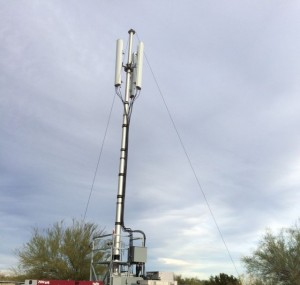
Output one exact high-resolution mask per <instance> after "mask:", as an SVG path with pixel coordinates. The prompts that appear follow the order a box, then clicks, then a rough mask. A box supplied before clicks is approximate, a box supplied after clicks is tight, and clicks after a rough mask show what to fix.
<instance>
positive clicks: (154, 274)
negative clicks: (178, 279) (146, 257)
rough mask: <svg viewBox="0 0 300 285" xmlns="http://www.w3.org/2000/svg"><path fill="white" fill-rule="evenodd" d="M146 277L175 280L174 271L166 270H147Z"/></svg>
mask: <svg viewBox="0 0 300 285" xmlns="http://www.w3.org/2000/svg"><path fill="white" fill-rule="evenodd" d="M146 277H147V279H150V280H160V281H171V282H173V281H175V276H174V273H173V272H167V271H148V272H147V273H146Z"/></svg>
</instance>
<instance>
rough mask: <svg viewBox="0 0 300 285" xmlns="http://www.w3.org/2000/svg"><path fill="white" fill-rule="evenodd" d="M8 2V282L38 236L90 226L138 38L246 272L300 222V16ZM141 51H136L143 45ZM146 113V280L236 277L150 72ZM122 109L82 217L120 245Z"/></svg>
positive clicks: (133, 212) (137, 224)
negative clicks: (121, 48)
mask: <svg viewBox="0 0 300 285" xmlns="http://www.w3.org/2000/svg"><path fill="white" fill-rule="evenodd" d="M115 4H116V3H108V2H107V3H104V2H103V3H99V2H96V1H88V2H86V3H84V4H83V3H82V2H80V1H72V2H71V1H51V2H49V3H43V5H42V4H41V3H40V2H39V1H34V0H32V1H9V2H2V3H1V4H0V9H1V10H0V13H1V17H0V27H1V28H0V42H1V45H0V74H1V75H0V93H1V99H0V131H1V137H0V156H1V160H0V169H1V176H0V185H1V198H0V199H1V219H0V226H1V229H2V230H1V236H0V253H1V255H0V270H6V269H7V268H9V267H10V266H12V265H14V264H15V262H16V259H15V257H14V255H13V250H14V249H15V248H17V247H20V246H21V245H22V243H24V242H26V241H27V240H28V238H29V237H30V230H31V228H32V227H47V226H49V225H51V224H52V223H54V222H56V221H59V220H61V219H65V220H66V221H71V219H72V218H73V217H75V218H82V217H83V214H84V210H85V206H86V201H87V198H88V195H89V190H90V187H91V183H92V178H93V175H94V171H95V166H96V163H97V158H98V155H99V150H100V146H101V143H102V140H103V136H104V131H105V128H106V124H107V120H108V115H109V110H110V107H111V104H112V101H113V96H114V87H113V74H114V56H115V40H116V39H117V38H123V39H125V41H126V40H127V30H128V29H130V28H135V29H136V30H137V32H138V37H139V38H141V39H142V40H143V41H144V42H145V46H146V55H147V59H148V60H149V62H150V64H151V68H152V70H153V72H154V74H155V77H156V79H157V81H158V83H159V87H160V89H161V91H162V93H163V96H164V99H165V101H166V102H167V106H168V108H169V110H170V112H171V114H172V118H173V120H174V122H175V124H176V127H177V130H178V132H179V133H180V136H181V138H182V141H183V143H184V146H185V148H186V150H187V152H188V155H189V157H190V160H191V163H192V165H193V167H194V170H195V173H196V174H197V177H198V179H199V181H200V184H201V186H202V189H203V191H204V192H205V194H206V197H207V199H208V201H209V203H210V206H211V209H212V210H213V213H214V216H215V218H216V220H217V222H218V225H219V227H220V229H221V231H222V233H223V235H224V238H225V240H226V242H227V244H228V246H229V249H230V251H231V254H232V256H233V259H234V260H235V262H236V265H237V267H238V269H239V271H240V272H242V271H243V268H242V266H241V265H240V257H241V256H242V255H245V254H248V253H249V250H250V249H251V248H253V247H254V246H255V243H256V242H257V240H258V239H259V236H261V234H262V233H263V231H264V229H265V228H266V227H272V228H274V229H277V228H279V227H282V226H289V225H291V224H293V223H294V221H295V220H296V219H297V218H298V216H299V210H298V208H297V205H296V203H295V201H297V198H299V194H298V192H299V191H297V189H298V187H299V183H300V180H299V167H300V164H299V159H298V157H299V154H300V149H299V145H300V144H299V140H300V138H299V131H298V129H299V123H300V117H299V114H300V110H299V106H300V105H299V99H298V93H299V83H298V75H299V66H300V65H299V59H298V56H297V54H298V50H299V40H298V35H299V28H300V25H299V20H298V15H299V8H300V7H299V5H298V4H297V3H281V2H279V1H278V2H276V1H275V2H274V3H272V6H270V5H269V4H268V3H267V2H266V1H247V2H243V3H241V2H238V1H231V3H230V5H228V2H225V1H223V2H222V1H221V2H220V1H218V2H216V1H210V2H199V3H198V2H197V3H196V2H195V1H185V2H184V3H183V2H182V3H181V2H179V1H175V2H174V1H164V3H160V2H158V1H154V2H153V1H152V2H151V3H150V2H147V3H143V2H140V1H132V2H131V4H132V5H131V6H128V3H121V2H120V3H118V4H117V5H115ZM135 44H136V43H135ZM143 77H144V82H143V90H142V93H141V96H140V98H139V99H138V100H137V102H136V103H135V107H134V112H133V117H132V124H131V133H130V156H129V171H128V185H127V188H128V190H127V200H126V213H125V215H126V224H127V225H128V226H130V227H131V226H132V227H133V228H140V229H142V230H144V231H145V232H146V233H147V236H148V246H149V263H148V268H149V270H150V269H159V270H170V271H175V272H176V273H178V274H180V273H182V274H185V275H190V276H195V275H197V276H200V277H201V278H202V277H207V276H209V275H210V274H218V273H220V272H221V271H226V273H229V274H235V275H236V272H235V270H234V267H233V265H232V264H231V262H230V259H229V257H228V254H227V252H226V249H225V248H224V245H223V244H222V241H221V238H220V236H219V234H218V231H217V229H216V227H215V225H214V222H213V219H212V217H211V216H210V212H209V210H208V209H207V205H206V203H205V200H204V198H203V195H202V193H201V190H200V189H199V187H198V184H197V182H196V180H195V177H194V175H193V172H192V171H191V169H190V166H189V163H188V161H187V159H186V157H185V154H184V151H183V150H182V148H181V145H180V142H179V141H178V138H177V135H176V132H175V131H174V129H173V126H172V123H171V121H170V119H169V116H168V113H167V112H166V108H165V106H164V104H163V101H162V98H161V96H160V94H159V91H158V90H157V86H156V83H155V80H154V79H153V77H152V74H151V71H150V69H149V66H148V65H147V61H145V67H144V75H143ZM121 119H122V106H121V104H120V102H119V100H118V99H117V100H116V101H115V103H114V107H113V112H112V118H111V121H110V123H109V128H108V133H107V137H106V141H105V145H104V149H103V155H102V159H101V163H100V166H99V171H98V174H97V178H96V183H95V188H94V191H93V194H92V200H91V202H90V206H89V208H88V212H87V219H88V220H90V221H93V222H96V223H98V224H99V225H100V226H103V227H105V228H106V230H107V231H108V232H109V231H111V230H112V227H113V224H114V211H115V209H114V207H115V197H116V191H117V190H116V189H117V175H118V162H119V148H120V130H121Z"/></svg>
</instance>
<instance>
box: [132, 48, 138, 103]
mask: <svg viewBox="0 0 300 285" xmlns="http://www.w3.org/2000/svg"><path fill="white" fill-rule="evenodd" d="M136 60H137V54H136V53H133V54H132V66H135V68H133V70H132V74H131V83H130V97H131V98H132V97H134V96H135V95H136Z"/></svg>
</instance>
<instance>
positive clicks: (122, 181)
mask: <svg viewBox="0 0 300 285" xmlns="http://www.w3.org/2000/svg"><path fill="white" fill-rule="evenodd" d="M128 33H129V45H128V60H127V64H126V65H125V66H124V68H125V72H126V85H125V96H124V99H123V104H124V113H123V124H122V138H121V150H120V165H119V179H118V195H117V205H116V219H115V231H114V249H113V260H114V264H113V273H116V274H118V273H120V265H119V263H118V262H120V258H121V229H122V227H123V216H124V202H125V187H126V174H127V157H128V134H129V111H130V110H129V108H130V102H129V100H130V85H131V73H132V68H133V67H132V41H133V35H134V34H135V31H134V30H132V29H131V30H129V31H128Z"/></svg>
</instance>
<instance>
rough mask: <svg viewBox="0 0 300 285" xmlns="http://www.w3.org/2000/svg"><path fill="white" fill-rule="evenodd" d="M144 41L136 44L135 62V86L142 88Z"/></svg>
mask: <svg viewBox="0 0 300 285" xmlns="http://www.w3.org/2000/svg"><path fill="white" fill-rule="evenodd" d="M143 57H144V43H143V42H140V43H139V45H138V54H137V63H136V88H137V89H139V90H140V89H142V71H143Z"/></svg>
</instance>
